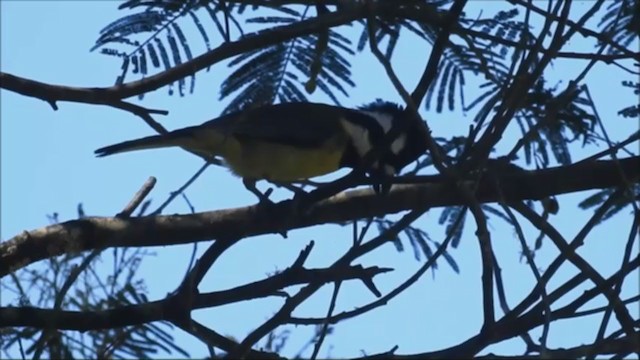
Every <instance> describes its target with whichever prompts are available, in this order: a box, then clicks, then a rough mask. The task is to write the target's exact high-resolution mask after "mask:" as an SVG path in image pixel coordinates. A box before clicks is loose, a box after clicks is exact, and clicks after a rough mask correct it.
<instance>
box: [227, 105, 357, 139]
mask: <svg viewBox="0 0 640 360" xmlns="http://www.w3.org/2000/svg"><path fill="white" fill-rule="evenodd" d="M349 111H351V110H349V109H345V108H341V107H338V106H331V105H325V104H316V103H306V102H305V103H283V104H276V105H269V106H262V107H259V108H255V109H251V110H246V111H243V112H239V113H238V114H236V115H233V116H231V117H229V118H226V117H224V118H220V119H218V120H217V121H219V122H218V124H216V125H217V126H223V127H225V128H226V129H229V130H230V132H231V133H232V134H233V135H234V136H235V137H236V138H238V139H239V140H242V139H252V140H262V141H266V142H272V143H281V144H287V145H293V146H297V147H305V148H312V147H319V146H322V145H323V144H324V143H325V142H326V141H327V140H328V139H330V138H332V137H335V136H336V133H337V132H339V131H342V128H341V127H340V118H341V117H344V116H345V115H346V114H347V113H348V112H349ZM234 117H235V119H234ZM238 117H239V118H238ZM223 123H227V124H226V125H224V124H223Z"/></svg>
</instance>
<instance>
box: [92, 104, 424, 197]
mask: <svg viewBox="0 0 640 360" xmlns="http://www.w3.org/2000/svg"><path fill="white" fill-rule="evenodd" d="M406 121H408V117H407V115H405V112H404V110H403V109H402V108H401V107H400V106H398V105H396V104H393V103H389V102H384V101H380V100H378V101H376V102H374V103H371V104H368V105H365V106H363V107H360V108H358V109H349V108H344V107H339V106H332V105H325V104H317V103H310V102H293V103H282V104H274V105H264V106H260V107H256V108H251V109H248V110H243V111H238V112H234V113H230V114H226V115H222V116H220V117H218V118H216V119H213V120H211V121H207V122H205V123H204V124H202V125H198V126H192V127H187V128H184V129H179V130H175V131H171V132H169V133H168V134H164V135H154V136H149V137H145V138H141V139H136V140H130V141H125V142H122V143H119V144H115V145H111V146H106V147H103V148H100V149H98V150H96V151H95V153H96V154H97V155H98V156H100V157H101V156H108V155H112V154H116V153H120V152H126V151H133V150H142V149H152V148H161V147H170V146H179V147H182V148H184V149H187V150H189V151H192V152H195V153H199V154H203V155H206V156H219V157H222V158H223V159H224V160H225V162H226V164H227V165H228V166H229V168H230V169H231V171H232V172H233V173H235V174H236V175H238V176H240V177H243V178H244V179H245V180H248V181H253V182H254V183H255V181H256V180H260V179H267V180H270V181H274V182H281V183H286V182H292V181H296V180H305V179H309V178H312V177H315V176H319V175H324V174H328V173H331V172H333V171H336V170H338V169H340V168H344V167H350V168H358V167H363V166H365V164H363V159H364V157H365V155H366V154H367V153H368V152H369V151H370V150H372V149H373V148H376V149H379V148H378V147H379V146H381V144H383V143H385V142H388V141H384V140H385V134H387V133H388V132H389V131H390V130H391V129H392V128H393V127H395V126H399V125H401V124H405V123H406ZM402 126H404V129H405V130H404V131H403V132H401V133H400V134H399V135H398V136H397V137H396V138H395V139H394V140H393V141H392V142H391V144H390V146H387V148H386V149H382V150H383V151H382V152H381V153H379V156H378V157H376V158H375V161H372V162H370V166H369V167H368V168H366V169H363V170H365V171H367V172H369V173H370V174H377V175H383V176H393V175H395V174H397V173H398V172H399V171H400V170H401V169H402V168H403V167H404V166H406V165H407V164H409V163H411V162H412V161H414V160H415V159H417V158H418V157H419V156H420V155H421V154H422V153H424V152H425V151H426V145H425V144H424V143H423V141H422V140H421V137H420V135H419V134H420V132H419V131H416V130H415V125H414V128H411V127H410V126H409V127H408V126H405V125H402ZM378 151H379V150H378ZM245 184H247V182H246V181H245ZM253 189H255V187H254V188H253ZM250 190H252V189H250ZM252 191H253V190H252Z"/></svg>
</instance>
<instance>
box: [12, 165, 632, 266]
mask: <svg viewBox="0 0 640 360" xmlns="http://www.w3.org/2000/svg"><path fill="white" fill-rule="evenodd" d="M620 166H621V171H622V172H623V173H624V174H625V177H626V178H627V179H629V180H630V181H632V182H633V183H638V182H639V178H640V157H631V158H626V159H621V160H620ZM485 178H487V177H485ZM435 179H440V180H439V181H437V180H435ZM431 181H433V183H429V184H420V185H395V186H393V188H392V189H391V191H390V193H389V194H388V195H386V196H377V195H376V194H374V193H373V192H372V191H371V190H369V189H362V190H353V191H347V192H343V193H340V194H338V195H335V196H333V197H331V198H329V199H326V200H323V201H321V202H319V203H317V204H316V205H314V206H313V207H312V208H310V209H309V211H308V213H307V214H306V215H301V216H298V217H296V218H294V219H292V218H291V216H290V214H291V201H289V200H287V201H283V202H281V203H278V204H276V205H274V206H273V207H270V208H269V209H264V208H259V207H257V206H249V207H241V208H235V209H225V210H217V211H209V212H202V213H196V214H188V215H166V216H154V217H141V218H132V219H119V218H109V217H86V218H83V219H78V220H71V221H67V222H63V223H59V224H55V225H50V226H47V227H44V228H40V229H36V230H32V231H25V232H23V233H21V234H19V235H16V236H15V237H13V238H12V239H9V240H7V241H5V242H3V243H0V277H3V276H5V275H7V274H8V273H9V272H11V271H15V270H17V269H20V268H22V267H24V266H26V265H28V264H32V263H34V262H36V261H39V260H42V259H46V258H49V257H52V256H57V255H61V254H64V253H73V252H78V251H85V250H91V249H96V248H101V247H103V246H109V247H126V246H166V245H177V244H186V243H192V242H196V241H204V240H210V239H234V238H244V237H249V236H256V235H261V234H270V233H278V232H279V231H281V230H282V227H283V226H284V223H283V221H285V220H286V221H287V227H288V228H289V229H299V228H304V227H308V226H313V225H318V224H325V223H341V222H347V221H350V220H353V219H362V218H371V217H376V216H383V215H386V214H392V213H397V212H400V211H404V210H410V209H415V208H418V207H422V206H429V207H439V206H454V205H465V204H466V200H465V199H464V198H462V197H461V195H460V193H459V191H458V189H457V188H456V187H455V184H451V183H450V182H449V181H447V180H446V178H445V177H438V176H435V177H432V179H431ZM500 183H501V184H502V189H501V192H502V193H503V194H504V197H505V198H506V200H507V201H511V200H522V199H534V200H539V199H543V198H545V197H548V196H552V195H559V194H565V193H570V192H576V191H583V190H590V189H603V188H608V187H613V186H618V185H623V183H622V181H621V180H620V176H619V175H618V170H617V168H616V164H615V163H614V162H612V161H595V162H590V163H581V164H575V165H570V166H561V167H555V168H548V169H544V170H539V171H522V172H515V173H509V174H504V175H503V176H501V178H500ZM476 197H477V199H478V201H479V202H482V203H487V202H497V201H499V200H500V196H499V194H498V193H497V192H496V190H495V183H494V181H492V180H488V179H484V180H482V181H481V182H480V183H479V184H478V187H477V190H476Z"/></svg>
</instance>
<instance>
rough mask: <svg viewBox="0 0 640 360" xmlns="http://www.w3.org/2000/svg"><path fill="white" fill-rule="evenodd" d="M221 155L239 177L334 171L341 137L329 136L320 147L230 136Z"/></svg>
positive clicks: (273, 177)
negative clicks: (231, 137)
mask: <svg viewBox="0 0 640 360" xmlns="http://www.w3.org/2000/svg"><path fill="white" fill-rule="evenodd" d="M232 142H233V144H227V146H225V149H226V150H227V151H225V154H223V157H224V159H225V160H226V162H227V164H228V165H229V167H230V168H231V170H232V171H233V172H234V173H235V174H236V175H239V176H241V177H245V178H252V179H269V180H273V181H282V182H290V181H295V180H301V179H308V178H312V177H315V176H320V175H325V174H328V173H331V172H334V171H336V170H338V169H339V167H340V160H341V159H342V155H343V152H344V148H345V141H344V139H331V140H329V141H327V142H326V143H325V144H324V145H323V146H321V147H313V148H300V147H294V146H291V145H284V144H278V143H270V142H265V141H259V140H238V139H235V138H234V139H233V140H232Z"/></svg>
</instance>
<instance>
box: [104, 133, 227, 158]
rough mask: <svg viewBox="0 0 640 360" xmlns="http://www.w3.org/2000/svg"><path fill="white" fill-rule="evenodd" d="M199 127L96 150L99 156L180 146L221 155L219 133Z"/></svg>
mask: <svg viewBox="0 0 640 360" xmlns="http://www.w3.org/2000/svg"><path fill="white" fill-rule="evenodd" d="M203 130H204V129H200V130H198V127H190V128H185V129H180V130H176V131H172V132H170V133H168V134H164V135H154V136H147V137H144V138H140V139H135V140H129V141H124V142H121V143H118V144H114V145H109V146H105V147H103V148H100V149H98V150H96V151H95V154H96V155H97V156H98V157H103V156H109V155H113V154H118V153H122V152H128V151H136V150H144V149H155V148H163V147H172V146H180V147H182V148H185V149H187V150H190V151H194V152H199V153H206V154H209V155H219V154H218V152H219V151H217V150H218V149H216V148H217V146H216V145H217V144H219V142H220V141H217V140H219V136H216V135H219V134H216V133H215V132H212V131H207V130H204V131H203Z"/></svg>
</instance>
